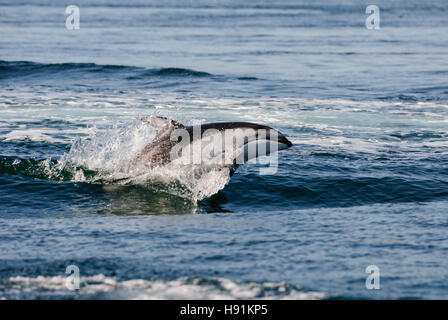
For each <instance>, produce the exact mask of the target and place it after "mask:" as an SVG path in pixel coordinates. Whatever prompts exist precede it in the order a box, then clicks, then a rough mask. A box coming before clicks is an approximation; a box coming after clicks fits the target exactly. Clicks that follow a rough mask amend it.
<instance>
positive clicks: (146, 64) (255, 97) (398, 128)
mask: <svg viewBox="0 0 448 320" xmlns="http://www.w3.org/2000/svg"><path fill="white" fill-rule="evenodd" d="M68 4H69V3H65V2H55V1H33V0H23V1H12V0H11V1H2V3H1V4H0V60H1V61H0V186H1V188H0V298H6V299H16V298H26V299H34V298H41V299H61V298H83V299H96V298H119V299H130V298H139V299H148V298H163V299H171V298H178V299H182V298H193V299H213V298H235V299H239V298H276V299H280V298H286V299H315V298H316V299H321V298H324V299H325V298H362V299H363V298H368V299H370V298H372V299H380V298H381V299H384V298H386V299H402V298H418V299H432V298H439V299H440V298H441V299H446V298H448V272H447V267H446V262H447V257H448V237H447V232H446V228H447V226H448V215H447V213H448V164H447V163H448V134H447V126H448V82H447V79H448V77H447V76H448V20H447V17H448V4H447V3H446V1H443V0H440V1H414V0H413V1H404V0H403V1H393V2H392V1H376V2H375V4H376V5H378V6H379V8H380V9H381V29H380V30H367V29H366V27H365V24H364V21H365V18H366V17H367V15H366V14H365V9H366V6H367V5H368V4H371V3H370V2H366V1H354V0H353V1H348V0H345V1H334V2H333V1H332V2H331V3H330V2H328V3H327V2H326V1H321V0H313V1H292V0H285V1H275V2H273V1H266V0H257V1H250V2H249V1H245V2H242V1H234V0H231V1H222V2H221V1H211V0H208V1H205V0H200V1H187V0H183V1H151V2H145V1H136V0H131V1H127V2H126V4H125V5H123V4H121V2H120V1H92V0H82V1H77V2H76V5H77V6H78V7H79V8H80V18H81V21H80V22H81V25H80V26H81V28H80V29H79V30H70V31H69V30H66V28H65V18H66V14H65V7H66V5H68ZM148 115H162V116H167V117H171V118H173V119H176V120H177V121H179V122H182V123H185V124H192V123H195V121H203V122H216V121H250V122H257V123H262V124H266V125H270V126H272V127H274V128H276V129H278V130H279V131H281V132H282V133H283V134H285V135H286V136H288V138H289V139H290V140H291V141H292V143H293V147H292V148H290V149H288V150H284V151H281V152H280V153H279V154H278V170H277V172H276V173H275V174H273V175H260V173H259V172H260V171H259V170H260V168H261V167H262V164H260V163H258V164H249V165H245V166H243V167H241V168H240V169H239V170H238V171H237V173H236V174H235V175H234V176H233V177H232V178H231V180H230V181H227V182H228V183H227V184H226V185H225V186H223V187H222V186H221V185H220V184H219V183H218V179H215V178H213V177H202V178H201V179H199V180H198V181H196V180H195V181H190V180H184V181H181V183H180V185H182V182H184V184H186V185H187V188H186V189H188V192H185V188H183V187H182V186H179V184H178V185H176V187H174V188H172V187H167V185H166V184H165V183H163V182H155V181H154V180H151V179H149V180H147V181H141V180H135V179H134V180H133V179H128V180H126V183H122V181H123V180H120V179H121V178H122V177H121V176H119V174H118V173H117V172H118V169H117V168H119V167H120V165H121V164H123V163H124V162H126V161H127V160H126V159H128V158H129V157H131V156H132V155H133V154H134V153H135V151H136V150H138V148H139V147H143V146H144V145H145V144H146V143H147V141H146V140H148V139H149V141H150V136H151V134H150V132H149V131H147V130H148V129H146V128H145V127H142V125H141V123H140V122H139V118H140V117H142V116H148ZM169 174H177V172H170V173H169ZM163 175H165V173H163ZM99 177H100V178H99ZM128 178H129V177H128ZM131 178H132V177H131ZM68 265H76V266H78V267H79V270H80V276H81V287H80V289H79V290H77V291H71V290H68V288H67V287H66V286H65V279H66V276H67V275H66V274H65V270H66V267H67V266H68ZM369 265H376V266H378V268H379V269H380V289H379V290H368V289H366V286H365V282H366V277H367V274H366V272H365V270H366V267H367V266H369Z"/></svg>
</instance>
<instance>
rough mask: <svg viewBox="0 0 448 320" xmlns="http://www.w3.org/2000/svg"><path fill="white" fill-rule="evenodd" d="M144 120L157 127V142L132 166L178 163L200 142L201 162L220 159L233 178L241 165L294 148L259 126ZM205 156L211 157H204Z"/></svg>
mask: <svg viewBox="0 0 448 320" xmlns="http://www.w3.org/2000/svg"><path fill="white" fill-rule="evenodd" d="M141 120H142V121H144V122H146V123H148V124H149V125H151V127H153V128H155V129H156V130H157V133H156V137H155V138H154V139H153V141H152V142H151V143H150V144H148V145H146V146H145V147H144V148H143V150H141V151H140V152H139V154H138V155H137V156H136V157H135V158H134V160H133V161H132V164H139V165H144V166H149V167H151V168H153V167H156V166H162V165H165V164H168V163H170V162H173V161H178V160H179V158H181V157H182V156H184V155H185V153H186V152H185V150H188V152H187V153H188V155H192V154H193V153H194V151H192V149H194V147H192V145H193V144H194V145H195V146H198V142H200V143H199V148H200V150H199V154H200V156H202V158H201V159H200V160H201V161H202V162H204V158H207V160H208V161H210V159H212V160H213V161H217V160H218V161H217V162H213V163H214V164H216V165H219V166H221V167H227V168H229V170H230V176H232V175H233V173H234V172H235V170H236V168H237V167H238V165H239V164H242V163H245V162H247V161H248V160H250V159H254V158H256V157H258V156H263V155H269V154H270V153H273V152H275V151H279V150H283V149H287V148H290V147H291V146H292V143H291V142H290V141H289V140H288V139H287V138H286V137H285V136H284V135H283V134H281V133H280V132H278V131H277V130H275V129H273V128H271V127H268V126H265V125H261V124H256V123H250V122H216V123H207V124H201V125H193V126H184V125H183V124H181V123H179V122H177V121H175V120H172V119H168V118H165V117H153V116H150V117H144V118H142V119H141ZM229 141H230V144H229ZM182 153H183V155H182ZM204 154H207V156H206V157H204V156H203V155H204ZM210 155H211V156H210ZM196 158H197V157H196ZM196 158H195V155H193V156H192V157H188V159H189V161H191V162H194V161H196ZM194 163H197V162H194ZM184 164H185V162H184Z"/></svg>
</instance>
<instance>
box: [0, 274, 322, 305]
mask: <svg viewBox="0 0 448 320" xmlns="http://www.w3.org/2000/svg"><path fill="white" fill-rule="evenodd" d="M326 297H327V295H326V294H325V293H322V292H312V291H304V290H303V289H301V288H299V287H297V286H295V285H292V284H289V283H286V282H279V283H276V282H234V281H232V280H229V279H225V278H179V279H176V280H144V279H132V280H118V279H117V278H115V277H107V276H104V275H103V274H98V275H94V276H89V277H81V278H80V289H79V290H76V291H71V290H69V289H68V288H67V287H66V277H65V276H38V277H35V278H32V277H22V276H16V277H10V278H9V279H5V281H3V283H2V286H0V299H75V298H76V299H128V300H131V299H137V300H150V299H176V300H185V299H188V300H190V299H194V300H216V299H226V300H235V299H276V300H277V299H284V300H291V299H293V300H317V299H324V298H326Z"/></svg>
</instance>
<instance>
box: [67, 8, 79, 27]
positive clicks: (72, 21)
mask: <svg viewBox="0 0 448 320" xmlns="http://www.w3.org/2000/svg"><path fill="white" fill-rule="evenodd" d="M65 13H66V14H68V16H67V18H66V19H65V28H66V29H67V30H78V29H79V28H80V20H79V19H80V11H79V8H78V7H77V6H74V5H70V6H68V7H67V8H65Z"/></svg>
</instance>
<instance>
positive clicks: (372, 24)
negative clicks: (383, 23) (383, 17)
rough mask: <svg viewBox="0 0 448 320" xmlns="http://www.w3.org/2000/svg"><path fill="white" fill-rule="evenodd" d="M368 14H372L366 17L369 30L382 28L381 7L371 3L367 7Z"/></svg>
mask: <svg viewBox="0 0 448 320" xmlns="http://www.w3.org/2000/svg"><path fill="white" fill-rule="evenodd" d="M366 14H370V15H369V16H368V17H367V18H366V28H367V29H369V30H379V29H380V8H378V6H376V5H374V4H371V5H369V6H367V8H366Z"/></svg>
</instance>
